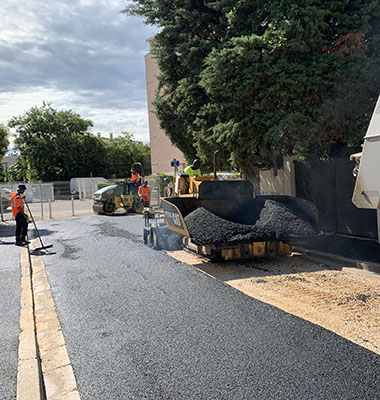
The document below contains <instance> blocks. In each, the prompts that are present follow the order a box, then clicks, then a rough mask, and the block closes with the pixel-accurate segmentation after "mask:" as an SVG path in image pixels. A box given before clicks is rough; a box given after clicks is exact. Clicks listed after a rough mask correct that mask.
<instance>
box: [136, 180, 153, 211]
mask: <svg viewBox="0 0 380 400" xmlns="http://www.w3.org/2000/svg"><path fill="white" fill-rule="evenodd" d="M138 193H139V195H140V197H141V199H142V201H143V202H144V207H149V206H150V187H149V186H148V181H145V182H144V184H143V185H142V186H140V187H139V191H138Z"/></svg>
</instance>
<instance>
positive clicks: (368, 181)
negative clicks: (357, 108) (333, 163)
mask: <svg viewBox="0 0 380 400" xmlns="http://www.w3.org/2000/svg"><path fill="white" fill-rule="evenodd" d="M350 159H351V160H353V161H356V166H355V168H354V171H353V173H354V175H355V176H356V182H355V188H354V193H353V196H352V202H353V203H354V204H355V206H356V207H358V208H370V209H380V178H379V175H378V174H379V171H380V96H379V98H378V100H377V104H376V107H375V110H374V112H373V114H372V117H371V121H370V123H369V126H368V130H367V133H366V135H365V137H364V143H363V151H362V152H360V153H356V154H352V155H351V156H350Z"/></svg>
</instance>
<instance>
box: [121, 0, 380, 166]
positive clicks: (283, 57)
mask: <svg viewBox="0 0 380 400" xmlns="http://www.w3.org/2000/svg"><path fill="white" fill-rule="evenodd" d="M133 3H134V5H132V6H130V7H129V8H127V9H126V10H125V12H126V13H129V14H135V15H141V16H143V17H144V18H145V20H146V22H147V23H151V24H156V25H158V26H160V27H161V31H160V33H159V34H158V35H157V36H156V37H155V40H154V42H153V44H154V45H153V53H154V55H155V57H156V59H157V62H158V66H159V68H160V75H159V82H160V91H159V92H158V93H157V96H156V102H155V106H156V114H157V116H158V118H159V120H160V123H161V127H162V128H163V129H164V131H165V133H166V134H167V135H168V136H169V138H170V139H171V141H172V142H173V143H174V144H175V145H176V146H177V147H178V148H179V149H180V150H182V151H183V152H184V154H185V155H186V157H187V158H188V159H192V158H193V157H194V155H195V154H196V153H198V154H199V155H200V156H203V157H205V158H206V159H208V160H210V159H211V155H212V153H213V151H214V150H215V149H219V150H220V154H221V155H222V156H223V157H224V158H225V159H226V160H227V161H228V162H229V164H230V165H231V166H233V167H237V168H239V169H242V170H247V169H251V168H252V167H253V166H255V165H256V166H258V165H259V166H272V165H276V161H277V160H278V156H281V155H284V154H289V153H292V152H294V151H297V152H299V153H300V154H303V155H305V156H309V157H315V156H317V157H328V156H331V155H333V154H334V153H335V152H336V150H337V149H338V148H339V147H341V146H343V145H357V144H359V143H360V142H361V140H362V137H363V134H364V133H365V130H366V126H367V124H368V121H369V118H370V116H371V113H372V110H373V107H374V104H375V101H376V99H377V97H378V94H379V91H380V79H379V78H380V51H379V50H380V4H379V2H378V0H337V1H333V0H331V1H322V0H285V1H278V0H268V1H263V0H239V1H238V2H236V1H232V0H231V1H230V0H220V1H205V0H203V1H202V0H199V1H192V0H189V1H186V2H180V1H166V0H160V1H147V0H135V1H134V2H133Z"/></svg>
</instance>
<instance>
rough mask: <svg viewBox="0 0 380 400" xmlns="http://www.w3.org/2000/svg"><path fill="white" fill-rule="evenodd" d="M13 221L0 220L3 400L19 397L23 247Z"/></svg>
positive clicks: (0, 392) (0, 385)
mask: <svg viewBox="0 0 380 400" xmlns="http://www.w3.org/2000/svg"><path fill="white" fill-rule="evenodd" d="M14 243H15V224H14V222H9V223H3V222H0V294H1V301H0V400H9V399H15V398H16V390H17V387H16V382H17V362H18V357H17V352H18V337H19V334H20V328H19V318H20V248H19V247H16V246H15V244H14Z"/></svg>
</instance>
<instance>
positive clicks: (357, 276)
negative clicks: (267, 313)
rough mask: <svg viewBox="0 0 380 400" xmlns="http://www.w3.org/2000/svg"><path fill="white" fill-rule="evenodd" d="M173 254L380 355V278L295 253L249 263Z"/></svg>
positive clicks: (243, 290)
mask: <svg viewBox="0 0 380 400" xmlns="http://www.w3.org/2000/svg"><path fill="white" fill-rule="evenodd" d="M168 254H169V255H170V256H171V257H173V258H175V259H176V260H179V261H181V262H184V263H186V264H189V265H193V266H195V267H197V268H198V269H199V270H201V271H203V272H204V273H206V274H207V275H209V276H211V277H213V278H215V279H217V280H219V281H222V282H224V283H226V284H228V285H230V286H232V287H234V288H235V289H237V290H239V291H241V292H243V293H245V294H246V295H248V296H250V297H253V298H255V299H258V300H261V301H263V302H265V303H267V304H271V305H273V306H275V307H278V308H279V309H281V310H283V311H286V312H288V313H290V314H293V315H296V316H298V317H300V318H303V319H305V320H307V321H310V322H312V323H313V324H317V325H319V326H322V327H323V328H326V329H328V330H330V331H332V332H334V333H336V334H338V335H340V336H342V337H344V338H346V339H348V340H350V341H352V342H354V343H356V344H359V345H360V346H363V347H365V348H367V349H369V350H371V351H373V352H375V353H377V354H380V336H379V331H380V312H379V311H380V276H379V275H375V274H371V273H367V272H365V271H359V270H355V269H350V268H345V267H344V266H337V267H331V266H328V265H325V264H318V263H315V262H312V261H309V260H307V259H305V258H304V257H303V256H301V255H299V254H295V253H293V255H292V256H290V257H284V258H281V259H276V260H259V261H250V262H245V263H211V262H208V261H206V260H203V259H201V258H199V257H197V256H196V255H193V254H190V253H188V252H186V251H172V252H168Z"/></svg>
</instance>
